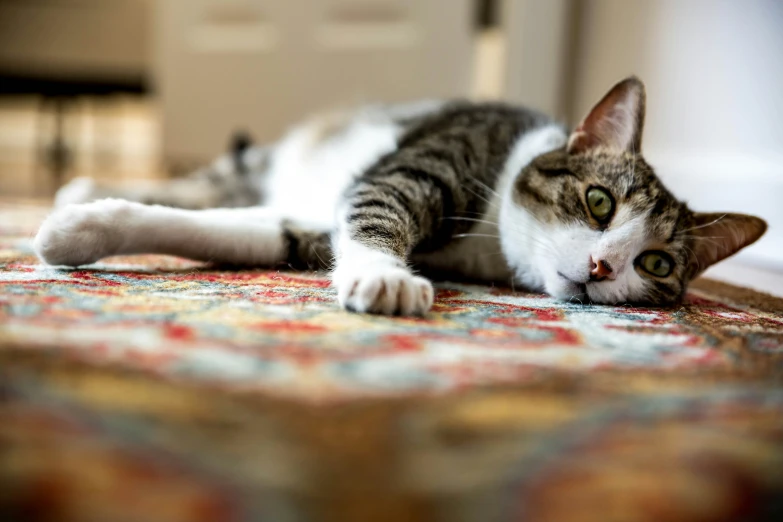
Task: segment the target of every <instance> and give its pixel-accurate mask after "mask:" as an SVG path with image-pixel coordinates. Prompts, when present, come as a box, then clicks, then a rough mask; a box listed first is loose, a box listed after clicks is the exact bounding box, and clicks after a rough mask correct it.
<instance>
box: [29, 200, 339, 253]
mask: <svg viewBox="0 0 783 522" xmlns="http://www.w3.org/2000/svg"><path fill="white" fill-rule="evenodd" d="M33 245H34V249H35V251H36V253H37V254H38V256H39V257H40V258H41V259H42V260H43V261H44V262H46V263H48V264H51V265H66V266H80V265H86V264H90V263H94V262H96V261H98V260H100V259H102V258H104V257H108V256H114V255H131V254H168V255H175V256H180V257H186V258H190V259H196V260H201V261H214V262H220V263H231V264H237V265H252V266H274V265H277V264H280V263H290V264H292V265H295V266H297V267H311V266H312V267H322V266H324V267H325V266H328V262H329V259H330V254H329V251H328V230H327V227H323V226H320V227H318V226H312V225H308V224H300V225H298V226H295V224H293V223H292V222H291V221H289V220H286V219H285V218H284V216H283V215H281V214H280V213H279V212H277V211H275V210H272V209H270V208H266V207H251V208H242V209H209V210H200V211H199V210H183V209H175V208H170V207H162V206H156V205H142V204H140V203H135V202H130V201H125V200H118V199H105V200H100V201H95V202H92V203H85V204H82V205H70V206H68V207H65V208H63V209H60V210H57V211H55V212H54V213H53V214H51V215H50V216H49V217H48V218H47V219H46V220H45V221H44V223H43V224H42V225H41V228H40V230H39V231H38V234H37V236H36V237H35V240H34V243H33ZM325 245H326V246H325Z"/></svg>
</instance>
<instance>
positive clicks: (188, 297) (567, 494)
mask: <svg viewBox="0 0 783 522" xmlns="http://www.w3.org/2000/svg"><path fill="white" fill-rule="evenodd" d="M45 214H46V209H45V208H44V207H41V206H36V205H22V204H8V203H6V204H4V205H3V206H2V207H0V419H1V420H2V422H1V423H0V515H4V514H7V515H8V517H9V518H8V519H13V520H122V521H125V520H128V521H147V520H150V521H168V520H172V521H179V520H182V521H202V520H203V521H212V520H215V521H224V520H271V521H281V522H285V521H289V520H290V521H300V520H301V521H310V520H330V521H331V520H333V521H354V520H356V521H385V520H390V521H391V520H394V521H402V520H405V521H408V520H410V521H420V520H421V521H424V520H439V521H440V520H443V521H452V520H454V521H466V522H467V521H474V520H475V521H482V522H486V521H495V520H497V521H522V520H534V521H538V520H542V521H550V520H551V521H570V520H575V521H581V520H601V521H612V520H617V521H634V520H639V521H643V520H644V521H646V520H651V521H652V520H655V521H662V520H663V521H669V520H672V521H675V520H676V521H679V520H704V521H713V520H715V521H717V520H783V300H781V299H777V298H774V297H771V296H768V295H764V294H760V293H756V292H752V291H750V290H746V289H742V288H736V287H732V286H729V285H725V284H721V283H717V282H714V281H709V280H701V281H698V282H697V283H695V284H694V285H693V287H692V290H691V292H690V294H689V295H688V298H687V300H686V302H685V303H684V304H683V305H682V306H679V307H677V308H674V309H663V310H660V309H659V310H655V309H641V308H633V307H624V306H618V307H607V306H590V305H582V304H580V303H561V302H557V301H553V300H552V299H549V298H547V297H545V296H541V295H536V294H528V293H523V292H519V291H512V290H510V289H506V288H489V287H482V286H474V285H465V284H454V283H444V284H440V285H438V295H437V299H436V305H435V307H434V309H433V311H432V313H431V314H429V315H428V316H427V317H426V318H421V319H400V318H384V317H377V316H365V315H357V314H348V313H345V312H343V311H341V310H340V309H339V308H338V307H337V306H336V304H335V302H334V301H335V300H334V291H333V290H332V289H331V288H330V287H329V284H328V281H327V280H326V278H325V277H324V275H323V274H314V273H295V272H289V271H263V270H251V271H248V270H243V271H237V270H223V269H220V268H217V267H210V266H206V265H203V264H197V263H193V262H190V261H186V260H181V259H175V258H170V257H160V256H143V257H124V258H112V259H108V260H106V261H104V262H102V263H100V264H97V265H94V266H91V267H89V269H78V270H66V269H56V268H51V267H45V266H42V265H39V264H38V263H37V261H36V259H35V257H34V256H33V255H32V252H31V249H30V238H31V236H32V235H33V234H34V232H35V230H36V228H37V225H38V224H39V223H40V221H41V220H42V219H43V217H44V216H45ZM3 447H5V448H6V449H5V450H3V449H2V448H3ZM0 519H2V520H5V518H3V517H2V516H0Z"/></svg>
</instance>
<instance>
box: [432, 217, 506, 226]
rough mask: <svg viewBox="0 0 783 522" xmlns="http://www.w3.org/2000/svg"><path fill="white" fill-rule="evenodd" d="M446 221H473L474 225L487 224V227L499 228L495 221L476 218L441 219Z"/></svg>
mask: <svg viewBox="0 0 783 522" xmlns="http://www.w3.org/2000/svg"><path fill="white" fill-rule="evenodd" d="M445 220H452V221H471V222H473V223H486V224H487V225H494V226H497V223H496V222H494V221H489V220H486V219H476V218H468V217H444V218H441V221H445Z"/></svg>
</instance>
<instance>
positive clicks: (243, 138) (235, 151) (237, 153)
mask: <svg viewBox="0 0 783 522" xmlns="http://www.w3.org/2000/svg"><path fill="white" fill-rule="evenodd" d="M252 146H253V138H251V137H250V134H248V133H247V132H244V131H239V132H236V133H234V135H233V136H232V137H231V145H230V148H231V157H232V159H233V160H234V168H235V170H236V171H237V172H239V173H244V172H245V170H247V169H246V168H245V161H244V154H245V151H246V150H247V149H249V148H250V147H252Z"/></svg>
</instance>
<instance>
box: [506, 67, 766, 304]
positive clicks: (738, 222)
mask: <svg viewBox="0 0 783 522" xmlns="http://www.w3.org/2000/svg"><path fill="white" fill-rule="evenodd" d="M644 114H645V90H644V85H643V84H642V82H641V81H639V80H638V79H637V78H628V79H626V80H624V81H622V82H620V83H618V84H617V85H616V86H614V87H613V88H612V89H611V90H610V91H609V93H608V94H607V95H606V96H604V98H603V99H601V101H600V102H598V104H597V105H596V106H595V107H594V108H593V109H592V110H591V111H590V113H589V114H588V115H587V117H586V118H585V119H584V120H583V121H582V123H580V124H579V125H578V126H577V127H576V129H575V130H574V131H573V133H572V134H571V135H570V137H569V138H568V143H567V144H566V145H565V146H564V147H562V148H560V149H558V150H555V151H552V152H549V153H546V154H543V155H541V156H538V157H537V158H536V159H535V160H533V161H532V162H531V163H530V164H529V165H528V166H527V167H526V168H524V169H523V171H522V172H521V173H520V174H519V175H518V176H517V178H516V180H515V181H514V184H513V186H512V190H511V191H510V193H509V197H507V198H506V199H507V201H506V202H504V208H503V215H502V217H501V219H502V220H503V221H502V222H501V223H503V222H506V223H507V224H508V227H507V228H510V229H511V230H512V231H513V232H512V233H510V234H506V235H505V236H506V237H505V238H503V246H504V252H505V254H506V257H507V259H508V260H509V263H510V264H511V266H512V267H513V268H514V269H515V270H516V272H517V274H518V277H519V279H521V280H522V282H523V283H527V284H529V285H530V286H532V287H535V288H542V289H543V290H544V291H546V292H547V293H549V294H550V295H552V296H555V297H558V298H562V299H578V300H580V301H584V300H585V298H587V299H588V300H589V301H592V302H595V303H604V304H616V303H636V304H646V305H670V304H674V303H676V302H677V301H678V300H680V299H681V298H682V296H683V295H684V293H685V290H686V287H687V284H688V283H689V282H690V281H691V280H692V279H693V278H695V277H696V276H697V275H698V274H700V273H701V272H702V271H704V270H705V269H706V268H707V267H709V266H710V265H712V264H714V263H717V262H718V261H720V260H722V259H724V258H726V257H728V256H731V255H733V254H735V253H736V252H738V251H739V250H740V249H742V248H744V247H746V246H748V245H750V244H751V243H753V242H754V241H756V240H757V239H758V238H759V237H761V235H762V234H763V233H764V231H765V230H766V227H767V225H766V223H765V222H764V221H763V220H761V219H759V218H757V217H753V216H748V215H744V214H734V213H723V212H720V213H700V212H694V211H691V210H690V209H688V207H687V206H686V205H685V203H683V202H680V201H678V200H677V199H676V198H675V197H674V196H673V195H672V194H671V192H669V191H668V190H667V189H666V187H664V185H663V183H661V181H660V180H659V179H658V177H657V176H656V175H655V172H654V170H653V169H652V167H651V166H650V165H649V164H648V163H647V162H646V161H645V160H644V157H643V156H642V153H641V145H642V130H643V126H644Z"/></svg>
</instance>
